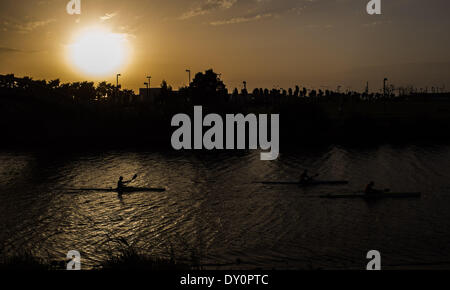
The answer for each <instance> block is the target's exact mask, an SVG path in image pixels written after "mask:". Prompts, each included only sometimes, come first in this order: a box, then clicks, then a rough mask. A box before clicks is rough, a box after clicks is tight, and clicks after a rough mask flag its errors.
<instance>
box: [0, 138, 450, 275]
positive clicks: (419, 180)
mask: <svg viewBox="0 0 450 290" xmlns="http://www.w3.org/2000/svg"><path fill="white" fill-rule="evenodd" d="M259 157H260V156H259V153H258V152H241V153H239V154H232V153H227V152H222V153H208V154H204V153H195V152H189V153H188V152H184V153H176V152H175V153H174V152H170V153H167V152H127V151H108V152H79V153H70V154H59V153H54V152H38V153H36V152H32V153H11V152H3V153H0V221H1V223H0V224H1V226H0V227H1V234H0V238H1V241H2V242H4V243H5V244H6V245H7V249H13V248H16V249H20V248H25V247H29V248H33V249H35V250H36V252H38V253H39V254H40V255H42V256H50V257H52V258H57V257H65V254H66V253H67V251H69V250H78V251H80V252H81V253H82V256H83V258H84V260H85V263H87V264H88V265H90V266H93V265H95V264H97V263H98V262H99V261H101V260H102V259H104V258H105V255H106V254H105V253H106V252H107V251H108V249H109V247H111V240H112V239H113V238H114V237H122V238H125V239H126V240H127V241H128V242H129V243H132V244H135V245H137V246H139V247H142V248H144V249H145V250H146V252H147V253H150V254H156V255H165V256H167V255H168V254H169V251H170V250H169V249H170V248H171V247H173V248H175V250H176V251H178V252H180V253H183V252H186V253H187V252H188V251H189V250H190V249H192V248H194V249H197V251H199V252H201V255H202V257H203V262H204V263H215V264H218V263H230V262H233V261H235V260H236V259H240V260H241V261H242V262H243V263H242V264H243V265H244V266H245V267H250V268H254V267H263V268H264V267H267V268H273V267H275V268H309V267H313V268H342V267H343V268H347V267H351V268H361V267H363V265H364V263H365V259H364V257H365V253H366V252H367V251H368V250H370V249H378V250H380V251H381V252H382V253H384V254H383V257H386V258H384V262H383V263H384V264H389V263H390V264H405V263H406V264H408V263H415V262H417V261H422V262H423V261H428V262H435V261H443V260H450V251H449V247H450V243H449V242H450V230H448V229H450V227H449V220H450V219H449V217H450V212H449V211H448V206H449V203H450V198H449V196H450V195H449V194H450V192H449V189H450V181H449V180H450V178H449V177H450V176H449V175H450V173H449V172H448V171H447V170H446V169H447V167H448V164H449V161H450V147H448V146H431V147H430V146H429V147H420V146H379V147H373V148H354V147H353V148H352V147H340V146H329V147H320V148H303V149H302V150H301V151H299V152H297V153H295V152H291V153H285V154H282V155H281V156H280V158H279V160H277V161H274V162H262V161H260V159H259ZM304 168H309V169H310V171H312V172H318V173H320V175H321V176H322V177H324V178H325V179H338V180H339V179H344V180H345V179H346V180H350V181H351V183H350V184H349V185H347V186H343V187H330V186H321V187H316V188H314V187H310V188H299V187H296V186H267V185H262V184H256V183H254V182H253V181H255V180H292V179H297V178H298V176H299V173H300V171H301V170H302V169H304ZM133 174H138V176H139V178H138V179H136V182H135V184H133V186H136V187H165V188H167V191H165V192H149V193H146V192H143V193H133V194H125V195H123V196H122V197H118V196H117V193H114V192H92V191H68V190H65V189H67V188H83V187H85V188H105V187H106V188H108V187H114V186H115V185H116V182H117V179H118V177H119V176H121V175H124V176H127V177H131V176H132V175H133ZM370 180H375V181H376V182H377V184H380V186H383V187H385V188H392V189H394V190H395V191H422V192H423V194H424V195H423V198H422V199H420V200H408V201H403V200H389V201H387V200H386V201H381V202H378V203H375V204H371V203H367V202H365V201H363V200H339V201H335V200H323V199H318V198H316V197H317V196H318V195H321V194H329V193H343V194H345V193H347V194H348V193H352V192H355V191H358V190H360V189H361V188H362V187H363V186H364V185H365V184H366V183H367V182H368V181H370Z"/></svg>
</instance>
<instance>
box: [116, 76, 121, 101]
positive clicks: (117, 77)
mask: <svg viewBox="0 0 450 290" xmlns="http://www.w3.org/2000/svg"><path fill="white" fill-rule="evenodd" d="M120 76H122V75H121V74H117V75H116V98H117V99H118V98H119V77H120Z"/></svg>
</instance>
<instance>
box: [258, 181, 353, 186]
mask: <svg viewBox="0 0 450 290" xmlns="http://www.w3.org/2000/svg"><path fill="white" fill-rule="evenodd" d="M258 183H262V184H267V185H270V184H271V185H298V186H315V185H344V184H348V183H349V182H348V181H347V180H313V181H308V182H300V181H261V182H258Z"/></svg>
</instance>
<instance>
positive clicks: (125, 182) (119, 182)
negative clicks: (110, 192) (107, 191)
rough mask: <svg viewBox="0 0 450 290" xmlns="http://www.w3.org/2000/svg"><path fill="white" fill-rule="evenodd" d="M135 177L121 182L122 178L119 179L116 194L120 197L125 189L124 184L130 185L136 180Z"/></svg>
mask: <svg viewBox="0 0 450 290" xmlns="http://www.w3.org/2000/svg"><path fill="white" fill-rule="evenodd" d="M136 177H137V175H134V176H133V178H132V179H131V180H129V181H123V177H122V176H121V177H119V181H117V192H118V194H119V196H120V195H122V194H123V189H124V188H125V187H126V186H125V184H128V183H131V182H132V181H134V180H135V179H136Z"/></svg>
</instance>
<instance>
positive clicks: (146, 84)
mask: <svg viewBox="0 0 450 290" xmlns="http://www.w3.org/2000/svg"><path fill="white" fill-rule="evenodd" d="M144 85H145V86H147V100H148V99H149V97H148V95H149V92H148V91H149V90H148V86H149V84H148V83H144Z"/></svg>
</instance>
